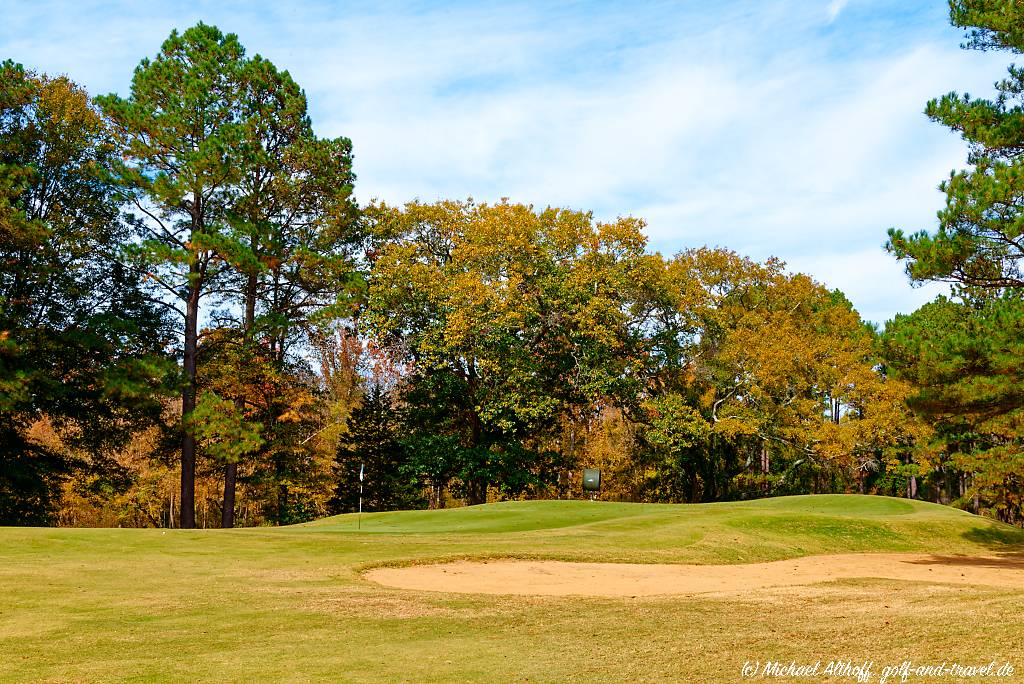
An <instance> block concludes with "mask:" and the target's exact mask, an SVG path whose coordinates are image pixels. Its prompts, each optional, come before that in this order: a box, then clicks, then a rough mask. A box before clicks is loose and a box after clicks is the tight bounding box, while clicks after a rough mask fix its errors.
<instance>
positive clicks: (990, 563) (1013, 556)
mask: <svg viewBox="0 0 1024 684" xmlns="http://www.w3.org/2000/svg"><path fill="white" fill-rule="evenodd" d="M905 562H907V563H911V564H913V565H950V566H963V567H976V568H1000V569H1003V570H1024V551H1004V552H1000V553H998V554H997V555H995V556H939V555H935V556H929V557H927V558H918V559H914V560H907V561H905Z"/></svg>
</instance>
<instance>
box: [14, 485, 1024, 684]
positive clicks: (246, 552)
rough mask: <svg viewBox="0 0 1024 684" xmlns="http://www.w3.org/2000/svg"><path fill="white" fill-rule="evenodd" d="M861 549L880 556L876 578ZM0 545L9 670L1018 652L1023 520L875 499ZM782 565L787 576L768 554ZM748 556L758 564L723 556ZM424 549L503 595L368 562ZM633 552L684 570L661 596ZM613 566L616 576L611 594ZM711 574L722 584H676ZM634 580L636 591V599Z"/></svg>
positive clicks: (204, 674) (459, 512)
mask: <svg viewBox="0 0 1024 684" xmlns="http://www.w3.org/2000/svg"><path fill="white" fill-rule="evenodd" d="M860 554H875V558H877V559H879V562H878V564H877V567H878V568H879V570H878V572H873V571H872V568H873V567H875V566H874V564H873V563H872V562H871V560H872V557H871V556H870V555H868V556H862V555H860ZM0 557H2V558H0V592H2V595H3V597H4V601H3V604H2V606H0V644H2V650H0V654H2V655H0V661H2V663H0V681H3V682H107V681H111V682H113V681H118V682H119V681H126V682H145V681H156V680H159V681H181V682H195V681H222V682H257V681H282V682H308V681H332V682H379V681H392V682H396V681H408V682H455V681H460V682H505V681H531V682H544V681H549V682H556V681H615V682H619V681H645V682H652V681H665V682H670V681H671V682H681V681H690V682H698V681H701V682H702V681H709V682H715V681H722V682H725V681H738V680H739V679H740V678H741V676H740V671H741V668H742V667H743V666H744V664H745V663H746V662H748V661H761V662H764V661H766V660H768V659H773V660H778V661H783V662H785V663H786V664H789V663H790V662H791V661H796V662H797V663H814V662H815V661H818V660H822V661H825V662H827V661H829V660H831V659H837V660H838V659H841V660H851V661H853V662H854V663H858V662H861V661H873V662H874V666H873V670H874V675H873V676H874V679H873V680H872V681H878V675H879V673H880V671H881V669H882V667H883V666H885V665H887V664H898V663H900V662H902V661H904V660H911V661H914V662H920V663H928V662H935V663H939V662H942V661H943V660H946V661H952V660H957V661H958V662H961V663H970V664H976V663H986V664H987V663H989V662H990V661H993V660H996V661H999V662H1000V663H1002V662H1004V661H1008V662H1010V663H1011V664H1013V665H1014V666H1015V667H1016V666H1020V667H1022V668H1024V662H1015V659H1016V658H1019V656H1020V654H1022V653H1024V611H1022V610H1021V600H1022V598H1024V579H1022V578H1024V530H1021V529H1018V528H1014V527H1011V526H1008V525H1003V524H1001V523H998V522H994V521H992V520H989V519H986V518H982V517H978V516H973V515H970V514H968V513H965V512H963V511H958V510H954V509H951V508H949V507H943V506H938V505H934V504H929V503H924V502H920V501H908V500H903V499H893V498H886V497H877V496H857V495H818V496H795V497H782V498H774V499H763V500H758V501H749V502H733V503H718V504H690V505H685V504H684V505H668V504H664V505H660V504H626V503H621V504H620V503H605V502H590V501H521V502H520V501H516V502H504V503H496V504H487V505H481V506H472V507H463V508H454V509H446V510H431V511H405V512H392V513H372V514H363V515H362V516H361V518H360V516H358V515H355V514H350V515H342V516H335V517H331V518H326V519H322V520H318V521H315V522H312V523H307V524H304V525H296V526H291V527H282V528H248V529H235V530H204V531H199V530H161V529H44V528H2V529H0ZM830 557H834V558H836V559H839V561H837V563H838V565H836V564H833V563H831V561H829V560H828V559H829V558H830ZM851 558H853V559H861V560H862V561H866V562H860V563H859V564H858V563H851V560H850V559H851ZM513 559H514V560H515V561H527V562H528V563H525V564H522V563H521V564H520V565H522V567H521V568H519V570H521V571H522V572H519V571H517V572H509V570H508V569H509V564H510V563H511V562H512V560H513ZM790 559H793V560H794V562H795V564H794V565H793V569H792V571H791V572H790V571H787V567H788V565H787V564H785V563H783V564H779V563H773V562H775V561H783V560H790ZM796 559H803V560H802V561H796ZM814 559H817V560H814ZM900 559H906V562H902V563H901V562H899V561H900ZM883 560H884V562H883ZM484 561H486V563H485V562H484ZM548 561H556V562H555V563H548ZM809 561H810V562H809ZM840 561H841V562H840ZM579 563H587V564H599V565H586V566H581V567H585V568H590V569H594V570H595V572H597V571H598V570H599V572H597V574H595V575H594V579H593V580H590V579H588V574H587V573H586V572H582V573H580V572H577V573H576V575H573V576H572V577H571V581H569V582H565V583H563V584H561V585H558V583H557V582H556V581H555V579H557V577H556V578H555V579H549V580H547V584H545V585H544V586H547V587H548V589H549V590H548V591H547V592H546V593H545V591H538V592H537V593H536V594H534V593H531V592H530V590H529V585H530V580H529V578H530V573H533V576H537V574H538V573H539V574H541V575H543V574H551V573H554V574H555V575H557V574H558V573H559V572H561V571H560V570H559V568H564V569H566V571H572V569H573V568H574V567H577V566H576V565H575V564H579ZM754 563H764V564H767V565H765V566H761V567H767V568H771V571H770V572H768V571H765V572H761V571H758V572H756V573H754V574H753V575H750V574H747V575H744V574H742V573H735V572H734V573H732V574H729V573H727V572H725V571H726V570H728V569H729V568H732V569H733V570H736V569H738V568H741V567H742V566H744V565H748V564H754ZM801 563H802V565H801ZM437 564H454V565H449V566H448V567H453V568H458V569H459V570H458V572H459V573H463V576H464V577H468V578H471V577H472V576H473V567H474V566H475V567H479V568H481V569H486V568H489V567H490V566H497V567H498V568H499V569H501V568H504V570H502V572H505V573H506V581H507V582H508V591H507V592H502V591H501V588H500V586H498V587H497V589H496V588H495V586H493V583H492V586H490V587H489V588H488V589H487V591H482V592H478V591H475V590H474V588H473V587H472V586H469V585H467V584H466V582H463V581H459V579H458V575H456V578H455V581H454V582H451V583H450V584H449V586H447V587H444V588H443V589H442V590H428V589H408V588H402V587H396V586H386V585H385V584H382V583H380V582H378V581H375V580H374V577H378V578H379V579H386V578H387V577H391V580H390V581H392V582H393V581H395V580H394V576H398V577H402V576H404V575H403V574H402V571H409V570H412V571H415V570H417V569H420V570H428V571H429V570H430V566H435V565H437ZM643 566H649V567H650V568H651V569H652V570H658V571H660V572H667V573H669V575H671V573H672V572H673V570H672V568H676V569H677V570H678V569H679V568H684V569H686V571H685V573H683V574H682V575H680V574H679V573H676V575H671V577H669V579H670V580H671V581H674V582H676V584H674V585H673V584H671V583H669V584H667V585H665V591H664V592H660V591H659V590H658V587H659V586H660V585H658V583H657V581H658V577H659V575H657V574H655V575H653V576H652V577H647V576H645V575H644V574H643V573H642V572H640V571H642V570H643ZM693 566H707V572H706V573H703V574H702V573H700V572H696V573H695V572H693ZM716 566H728V568H724V569H723V568H718V567H716ZM513 567H518V566H514V565H513ZM616 567H621V568H622V569H623V573H622V578H624V579H622V578H620V579H621V581H620V582H619V584H618V589H616V590H614V591H609V590H608V589H607V587H608V586H611V585H609V582H612V583H613V584H614V578H615V572H614V570H615V568H616ZM833 567H836V568H840V570H841V571H840V572H839V575H838V576H832V575H830V574H829V571H828V570H829V568H833ZM637 568H640V571H638V570H637ZM816 568H817V569H818V570H821V571H822V572H821V575H820V576H815V572H816V570H815V569H816ZM857 568H860V570H859V571H858V570H857ZM896 568H902V569H900V570H899V572H900V574H899V575H898V576H896V577H894V576H892V575H893V572H892V570H893V569H896ZM382 572H383V573H384V575H383V576H381V573H382ZM433 572H434V575H437V576H439V575H440V574H443V572H444V570H440V571H438V570H437V569H436V568H434V569H433ZM787 572H789V573H790V575H792V576H790V577H789V579H787ZM396 573H397V574H396ZM523 573H526V574H525V575H524V574H523ZM716 575H721V576H723V577H725V578H726V580H729V581H725V580H723V581H725V584H723V585H722V588H717V589H716V588H714V587H708V586H707V585H706V583H705V584H703V585H702V584H700V582H699V581H698V582H697V584H695V585H693V586H692V587H691V588H690V590H686V587H687V586H688V585H686V584H685V582H684V583H683V584H679V582H681V581H683V580H686V581H690V580H701V578H702V577H703V578H705V579H706V578H707V577H714V576H716ZM666 576H667V575H666ZM508 577H511V578H512V579H508ZM515 577H520V578H522V577H525V578H526V581H525V583H524V582H517V581H516V579H515ZM630 578H632V581H635V582H636V583H637V586H645V587H647V588H646V590H644V591H642V592H639V593H637V594H630V593H629V590H628V586H629V582H630ZM673 578H674V579H673ZM680 578H682V579H680ZM686 578H689V579H686ZM730 578H731V579H730ZM745 578H746V579H745ZM773 578H774V579H773ZM435 580H436V577H435ZM398 581H403V580H398ZM467 581H468V580H467ZM589 581H593V582H594V586H595V590H594V591H592V592H591V591H589V590H588V587H587V583H588V582H589ZM538 586H539V585H538ZM551 586H555V587H556V589H554V590H552V589H550V587H551ZM557 586H562V587H564V588H565V591H560V590H558V589H557ZM599 586H604V587H605V590H603V591H602V590H600V589H599ZM620 589H621V590H620ZM680 589H683V590H680ZM602 594H603V595H602ZM817 680H820V681H833V680H830V679H829V677H827V676H821V677H817V678H816V681H817ZM834 681H843V680H842V679H839V678H837V679H834ZM845 681H853V680H851V679H849V678H847V679H846V680H845ZM944 681H960V680H958V679H956V678H955V677H953V678H949V677H947V678H946V679H944ZM964 681H967V680H966V679H965V680H964ZM1002 681H1008V680H1007V679H1006V678H1004V679H1003V680H1002ZM1009 681H1013V678H1012V677H1011V678H1010V679H1009Z"/></svg>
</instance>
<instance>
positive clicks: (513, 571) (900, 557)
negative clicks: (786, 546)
mask: <svg viewBox="0 0 1024 684" xmlns="http://www.w3.org/2000/svg"><path fill="white" fill-rule="evenodd" d="M366 577H367V578H368V579H370V580H371V581H374V582H377V583H379V584H383V585H386V586H389V587H398V588H401V589H417V590H423V591H444V592H457V593H463V594H519V595H533V596H536V595H545V596H657V595H668V594H706V593H741V592H747V591H751V590H756V589H763V588H768V587H788V586H799V585H809V584H816V583H818V582H829V581H832V580H841V579H856V578H883V579H893V580H907V581H913V582H931V583H936V584H969V585H982V586H996V587H1013V588H1016V589H1024V557H1021V556H1014V557H998V558H997V557H967V556H933V555H927V554H903V553H901V554H864V553H857V554H842V555H832V556H808V557H806V558H796V559H793V560H785V561H774V562H771V563H751V564H746V565H654V564H651V565H647V564H627V563H563V562H558V561H519V560H499V561H487V562H484V561H460V562H456V563H444V564H440V565H415V566H412V567H405V568H377V569H375V570H371V571H369V572H367V573H366Z"/></svg>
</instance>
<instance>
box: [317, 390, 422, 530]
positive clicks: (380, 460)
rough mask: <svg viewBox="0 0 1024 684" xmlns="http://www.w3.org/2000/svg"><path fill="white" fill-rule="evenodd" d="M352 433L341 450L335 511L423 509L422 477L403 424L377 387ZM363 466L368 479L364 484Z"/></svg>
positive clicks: (358, 414)
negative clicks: (413, 461)
mask: <svg viewBox="0 0 1024 684" xmlns="http://www.w3.org/2000/svg"><path fill="white" fill-rule="evenodd" d="M349 423H350V428H349V431H348V434H347V435H345V437H344V438H343V439H342V442H341V444H340V445H339V447H338V457H337V470H336V473H337V486H336V487H335V490H334V499H333V500H332V501H331V502H330V504H329V507H330V510H331V511H332V512H334V513H351V512H353V511H356V510H358V506H359V497H360V491H362V500H363V510H364V511H391V510H398V509H404V508H419V507H420V506H421V505H422V503H423V497H422V496H421V495H420V491H421V487H420V486H419V483H418V482H417V477H416V476H417V475H418V473H416V472H413V469H412V468H410V467H409V452H408V451H407V450H406V449H405V446H404V445H403V444H402V443H401V441H400V440H399V435H400V434H401V423H400V421H399V419H398V415H397V412H396V410H395V406H394V405H393V404H392V402H391V399H390V397H389V396H388V395H387V394H386V393H385V391H384V390H383V388H381V387H380V386H379V385H374V386H372V387H371V388H370V391H369V392H368V393H367V394H366V396H364V397H363V403H362V404H361V405H360V406H359V407H358V408H356V409H355V410H354V411H353V412H352V415H351V418H350V420H349ZM360 468H362V470H363V474H364V479H363V481H362V482H360V480H359V473H360Z"/></svg>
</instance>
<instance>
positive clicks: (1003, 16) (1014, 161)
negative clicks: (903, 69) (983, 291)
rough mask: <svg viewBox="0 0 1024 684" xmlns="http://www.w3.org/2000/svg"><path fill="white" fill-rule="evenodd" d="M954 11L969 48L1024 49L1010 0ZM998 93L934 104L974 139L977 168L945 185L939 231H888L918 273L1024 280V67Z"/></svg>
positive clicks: (992, 283) (956, 2) (936, 115)
mask: <svg viewBox="0 0 1024 684" xmlns="http://www.w3.org/2000/svg"><path fill="white" fill-rule="evenodd" d="M950 18H951V20H952V22H953V24H954V25H955V26H959V27H963V28H965V29H968V33H967V43H966V45H965V47H968V48H974V49H982V50H985V49H1000V50H1008V51H1010V52H1013V53H1015V54H1020V53H1021V52H1022V51H1024V40H1022V35H1024V33H1022V26H1024V21H1022V19H1021V10H1020V7H1019V6H1018V3H1015V2H1006V1H1005V0H953V1H952V2H950ZM995 87H996V91H997V95H996V97H995V99H991V100H989V99H979V98H972V97H970V96H969V95H966V94H965V95H960V94H957V93H950V94H948V95H945V96H943V97H942V98H939V99H935V100H932V101H930V102H929V103H928V105H927V108H926V110H925V111H926V114H927V115H928V116H929V118H931V119H932V120H933V121H936V122H938V123H941V124H943V125H944V126H947V127H948V128H950V129H951V130H953V131H956V132H958V133H959V134H960V135H961V136H962V137H963V138H964V140H965V141H967V143H968V144H969V146H970V156H969V162H970V163H971V164H972V165H973V168H971V169H968V170H964V171H954V172H952V173H951V174H950V177H949V179H948V180H946V181H944V182H943V183H942V184H941V186H940V188H941V190H942V191H943V192H944V193H946V207H945V208H944V209H943V210H941V211H940V212H939V215H938V218H939V228H938V230H937V231H936V232H935V233H934V234H929V233H928V232H926V231H919V232H916V233H912V234H906V233H904V232H903V231H902V230H897V229H891V230H890V231H889V242H888V249H889V251H890V252H892V253H893V254H894V255H896V257H897V258H899V259H902V260H906V262H907V273H908V274H909V275H910V277H911V278H913V279H914V280H919V281H923V280H939V281H948V282H954V283H960V284H964V285H968V286H978V287H986V288H1005V287H1021V286H1024V276H1022V273H1021V265H1020V264H1021V259H1022V258H1024V249H1022V247H1021V240H1020V238H1021V236H1022V233H1024V215H1022V213H1021V209H1020V207H1021V200H1022V198H1024V157H1022V154H1024V109H1022V101H1021V94H1022V93H1024V69H1021V68H1018V67H1016V66H1011V67H1010V68H1009V71H1008V75H1007V77H1006V78H1005V79H1003V80H1002V81H999V82H998V83H996V84H995Z"/></svg>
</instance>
